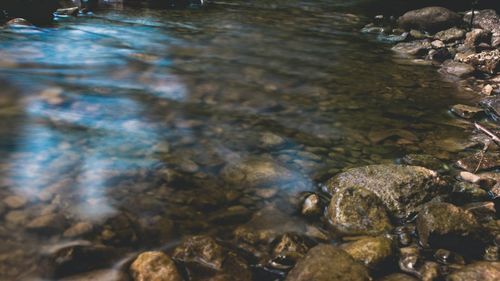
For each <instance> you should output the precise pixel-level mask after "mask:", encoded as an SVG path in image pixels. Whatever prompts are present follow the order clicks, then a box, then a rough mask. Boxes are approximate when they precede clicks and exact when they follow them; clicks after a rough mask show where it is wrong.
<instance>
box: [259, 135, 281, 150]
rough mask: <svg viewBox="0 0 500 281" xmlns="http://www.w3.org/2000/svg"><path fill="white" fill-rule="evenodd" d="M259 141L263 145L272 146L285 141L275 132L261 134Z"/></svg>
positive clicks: (279, 144) (277, 145)
mask: <svg viewBox="0 0 500 281" xmlns="http://www.w3.org/2000/svg"><path fill="white" fill-rule="evenodd" d="M260 142H261V145H262V146H263V147H266V148H274V147H279V146H281V145H283V144H284V143H285V139H283V138H282V137H281V136H278V135H276V134H273V133H270V132H266V133H263V134H262V135H261V137H260Z"/></svg>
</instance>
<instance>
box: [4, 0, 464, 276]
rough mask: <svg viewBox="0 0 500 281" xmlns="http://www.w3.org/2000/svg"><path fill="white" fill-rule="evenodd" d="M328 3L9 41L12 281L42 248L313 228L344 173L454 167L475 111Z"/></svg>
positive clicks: (78, 23) (7, 201) (67, 22)
mask: <svg viewBox="0 0 500 281" xmlns="http://www.w3.org/2000/svg"><path fill="white" fill-rule="evenodd" d="M284 2H286V4H285V3H284ZM325 2H329V1H319V2H318V3H302V2H298V1H276V3H275V5H271V4H268V3H267V2H266V3H261V2H256V3H253V4H252V3H248V2H239V1H236V2H231V3H222V2H220V3H217V4H214V5H212V6H211V7H210V8H209V9H205V10H196V9H195V10H178V11H152V10H147V9H144V10H136V11H129V10H121V11H116V10H115V11H102V12H99V13H97V14H96V15H88V16H85V17H79V18H60V19H58V23H57V26H56V27H54V28H36V27H5V28H2V29H1V30H0V42H1V44H0V79H1V80H2V89H0V125H1V126H0V156H1V159H0V173H1V175H0V177H1V183H0V184H1V185H2V189H1V190H0V194H1V195H2V198H3V201H2V202H1V203H0V216H1V220H2V224H1V225H0V237H2V241H4V242H2V243H0V276H1V277H2V278H0V279H2V280H4V279H5V280H9V279H11V280H12V278H17V277H19V276H25V275H23V274H27V275H30V274H43V273H44V272H43V270H44V269H43V268H38V266H37V262H38V261H39V260H40V259H43V258H42V257H40V253H41V249H42V246H48V245H58V244H60V243H63V242H70V241H74V240H78V239H86V240H88V241H90V242H91V243H96V244H97V243H103V244H106V245H113V246H117V247H125V248H126V251H125V252H128V253H130V252H133V251H135V250H137V249H138V248H144V247H161V246H162V245H172V243H174V244H175V243H176V241H178V238H180V237H182V236H183V235H186V234H192V233H211V234H214V235H218V236H219V237H221V238H230V236H231V235H230V234H231V231H232V230H233V229H234V228H235V227H237V226H239V225H242V224H244V223H246V222H247V221H248V220H249V219H250V217H251V216H252V214H254V213H255V212H257V211H259V210H261V209H263V208H268V207H267V206H269V205H273V206H278V208H279V209H280V212H282V213H283V216H285V217H286V216H288V217H290V216H293V217H294V218H293V220H294V221H296V220H300V219H299V218H297V217H295V215H294V213H295V206H294V205H293V204H294V203H293V202H295V200H296V198H297V193H298V192H301V191H304V190H313V189H314V185H315V184H318V183H321V181H322V180H324V179H325V178H327V177H329V176H331V175H333V174H335V173H337V172H338V171H340V170H341V169H343V168H346V167H351V166H360V165H365V164H371V163H382V162H392V161H394V160H395V159H396V158H397V157H400V156H402V155H404V154H406V153H410V152H412V153H415V152H416V153H428V154H433V155H435V156H437V157H439V158H447V157H448V153H449V152H450V151H452V150H453V148H454V147H453V145H455V146H460V145H461V143H460V142H461V139H462V137H463V135H462V134H463V133H462V128H461V127H462V126H463V125H462V124H460V123H459V121H455V120H453V119H452V118H450V117H449V116H448V114H447V110H446V109H447V107H448V106H449V105H450V104H452V103H455V102H458V101H461V102H464V100H465V99H467V95H466V94H464V93H460V92H457V90H456V89H454V88H453V87H452V86H451V85H448V84H443V82H441V81H440V77H437V75H436V74H435V72H434V70H433V69H432V68H431V67H427V66H412V65H411V64H408V63H407V62H406V61H402V62H401V61H399V60H396V59H395V58H394V57H393V56H392V54H391V53H390V52H389V51H388V50H387V49H388V46H385V45H383V44H379V43H377V42H375V41H374V40H373V38H370V37H367V36H366V35H363V34H360V33H358V32H357V30H359V28H360V27H361V26H362V25H363V23H364V21H365V19H364V18H363V17H361V16H357V15H352V14H341V13H336V12H333V7H334V6H331V5H333V4H329V3H325ZM442 143H445V144H446V145H440V146H439V145H437V144H442ZM450 144H451V145H450ZM258 213H261V212H258ZM285 220H286V219H285ZM268 221H272V220H268ZM269 224H275V223H274V222H273V223H269ZM260 226H261V227H265V225H264V226H263V225H260ZM155 235H156V236H155ZM153 237H155V238H153ZM40 270H41V271H40ZM34 272H35V273H34Z"/></svg>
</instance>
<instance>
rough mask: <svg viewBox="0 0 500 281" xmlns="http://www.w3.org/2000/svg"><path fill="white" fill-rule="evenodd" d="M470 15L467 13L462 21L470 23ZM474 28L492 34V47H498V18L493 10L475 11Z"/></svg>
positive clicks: (499, 37) (499, 40)
mask: <svg viewBox="0 0 500 281" xmlns="http://www.w3.org/2000/svg"><path fill="white" fill-rule="evenodd" d="M470 18H471V13H467V14H466V15H465V17H464V21H465V22H467V23H470ZM474 27H477V28H482V29H484V30H487V31H490V32H491V33H492V40H491V41H492V42H491V43H492V46H493V47H498V46H500V17H499V16H498V14H497V13H496V12H495V11H494V10H481V11H476V13H475V15H474Z"/></svg>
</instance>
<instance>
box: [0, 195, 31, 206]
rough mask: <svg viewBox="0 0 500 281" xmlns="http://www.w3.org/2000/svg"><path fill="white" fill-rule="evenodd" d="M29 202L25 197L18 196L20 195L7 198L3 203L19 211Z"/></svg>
mask: <svg viewBox="0 0 500 281" xmlns="http://www.w3.org/2000/svg"><path fill="white" fill-rule="evenodd" d="M27 202H28V200H27V199H26V198H25V197H23V196H18V195H11V196H7V197H6V198H5V199H4V200H3V203H4V204H5V205H6V206H7V207H9V208H11V209H19V208H22V207H24V206H25V205H26V203H27Z"/></svg>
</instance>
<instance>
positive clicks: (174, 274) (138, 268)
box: [130, 251, 183, 281]
mask: <svg viewBox="0 0 500 281" xmlns="http://www.w3.org/2000/svg"><path fill="white" fill-rule="evenodd" d="M130 274H131V275H132V278H133V279H134V281H182V280H183V279H182V277H181V275H180V274H179V272H178V271H177V268H176V266H175V263H174V261H173V260H172V259H170V258H169V257H168V256H167V255H166V254H164V253H163V252H159V251H150V252H144V253H141V254H140V255H139V256H138V257H137V258H136V259H135V260H134V262H132V264H131V265H130Z"/></svg>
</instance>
